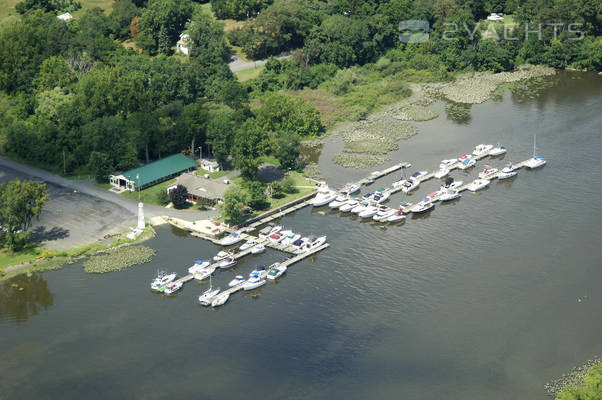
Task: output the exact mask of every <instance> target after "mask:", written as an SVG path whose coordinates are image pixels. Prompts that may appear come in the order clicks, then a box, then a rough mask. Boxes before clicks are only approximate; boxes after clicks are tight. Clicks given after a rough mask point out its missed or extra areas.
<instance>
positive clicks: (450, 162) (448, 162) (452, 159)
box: [439, 158, 458, 169]
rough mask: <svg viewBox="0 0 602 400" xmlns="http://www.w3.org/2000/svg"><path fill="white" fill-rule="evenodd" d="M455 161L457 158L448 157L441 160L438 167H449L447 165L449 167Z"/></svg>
mask: <svg viewBox="0 0 602 400" xmlns="http://www.w3.org/2000/svg"><path fill="white" fill-rule="evenodd" d="M457 162H458V160H457V159H455V158H450V159H449V160H441V164H439V169H449V167H451V166H452V165H454V164H455V163H457Z"/></svg>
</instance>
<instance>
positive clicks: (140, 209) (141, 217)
mask: <svg viewBox="0 0 602 400" xmlns="http://www.w3.org/2000/svg"><path fill="white" fill-rule="evenodd" d="M144 226H145V225H144V204H143V203H142V202H140V203H138V226H137V228H138V229H144Z"/></svg>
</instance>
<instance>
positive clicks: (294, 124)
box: [254, 93, 324, 136]
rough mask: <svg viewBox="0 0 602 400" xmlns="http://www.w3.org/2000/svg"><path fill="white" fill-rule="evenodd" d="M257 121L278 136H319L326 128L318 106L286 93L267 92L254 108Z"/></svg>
mask: <svg viewBox="0 0 602 400" xmlns="http://www.w3.org/2000/svg"><path fill="white" fill-rule="evenodd" d="M254 111H255V114H256V116H257V123H258V124H259V126H261V127H262V128H263V129H264V130H265V131H267V132H274V133H275V134H276V135H277V136H280V135H284V134H287V133H288V134H295V135H299V136H317V135H319V134H320V133H321V132H322V130H323V129H324V127H323V125H322V121H321V120H320V113H319V111H318V109H317V108H316V106H315V105H314V104H311V103H306V102H305V101H303V100H302V99H300V98H293V97H291V96H290V95H287V94H284V93H267V94H265V95H264V96H263V97H262V98H261V106H260V107H259V108H257V109H255V110H254Z"/></svg>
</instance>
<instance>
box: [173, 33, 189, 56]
mask: <svg viewBox="0 0 602 400" xmlns="http://www.w3.org/2000/svg"><path fill="white" fill-rule="evenodd" d="M190 45H191V41H190V36H189V35H188V34H187V33H181V34H180V40H178V42H177V43H176V51H178V52H180V53H182V54H186V55H187V56H189V55H190Z"/></svg>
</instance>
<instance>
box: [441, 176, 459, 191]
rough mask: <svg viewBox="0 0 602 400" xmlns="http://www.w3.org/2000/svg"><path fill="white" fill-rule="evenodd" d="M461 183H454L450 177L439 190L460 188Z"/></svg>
mask: <svg viewBox="0 0 602 400" xmlns="http://www.w3.org/2000/svg"><path fill="white" fill-rule="evenodd" d="M462 183H464V182H463V181H454V178H452V177H451V176H450V177H449V178H447V179H446V180H445V185H444V186H442V187H441V189H457V188H459V187H460V186H462Z"/></svg>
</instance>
